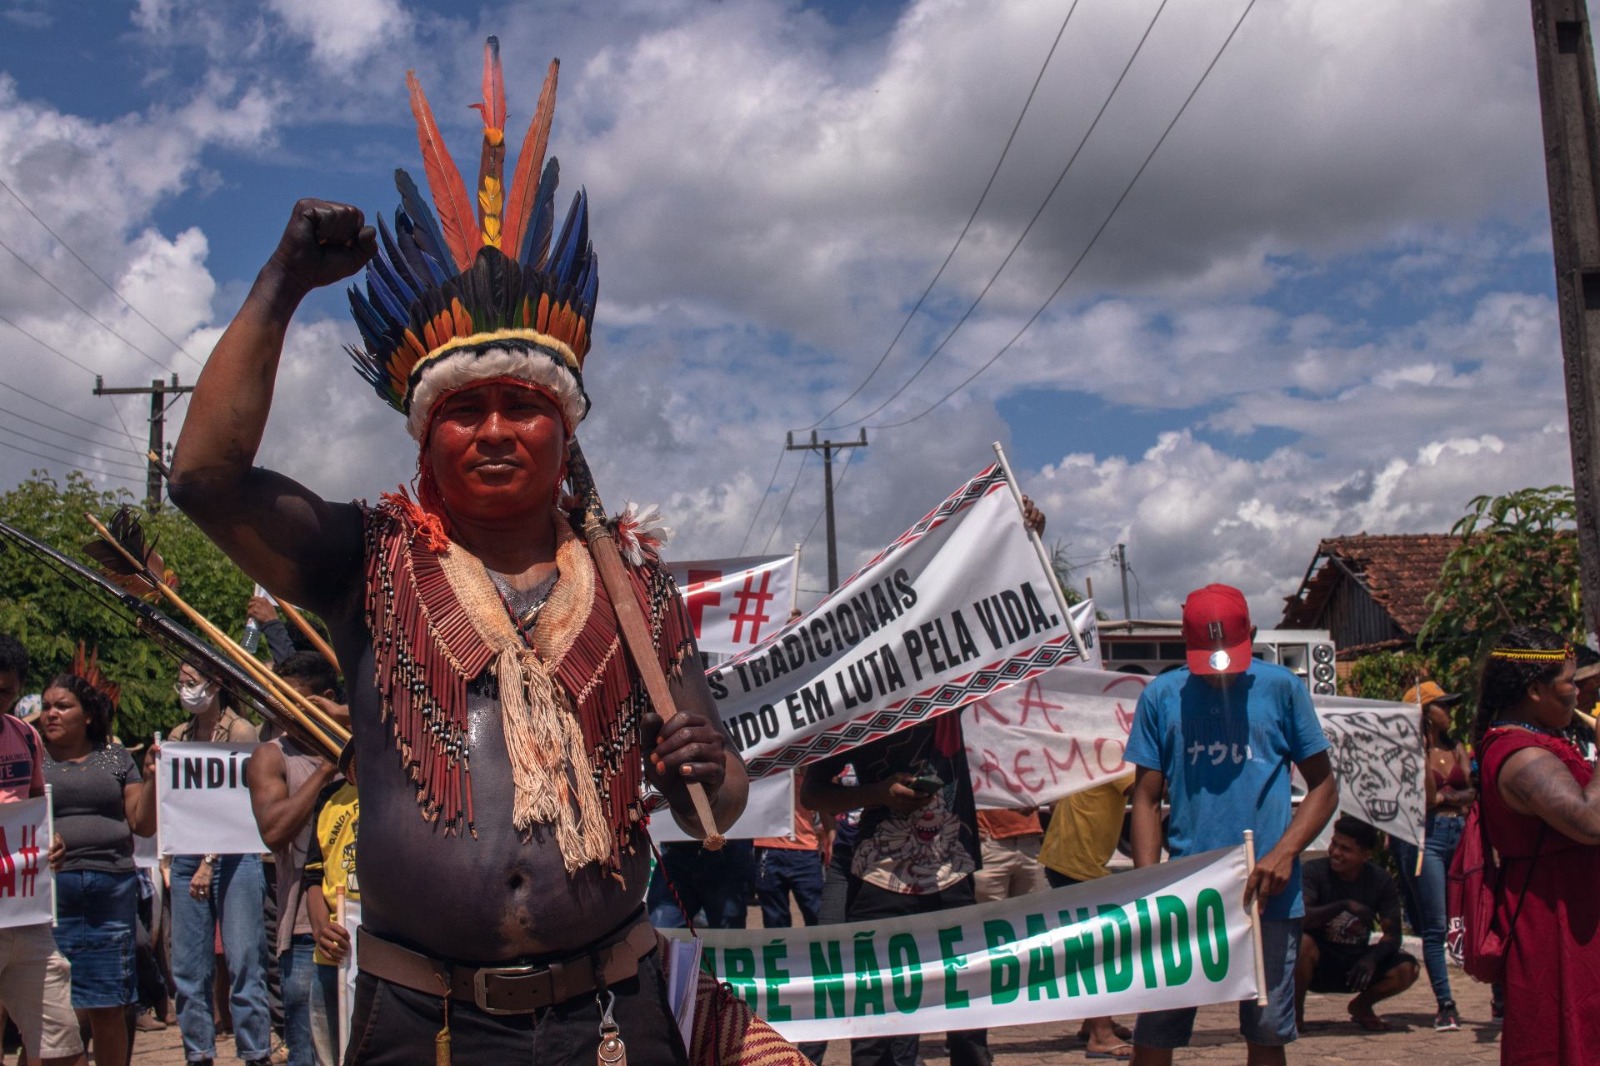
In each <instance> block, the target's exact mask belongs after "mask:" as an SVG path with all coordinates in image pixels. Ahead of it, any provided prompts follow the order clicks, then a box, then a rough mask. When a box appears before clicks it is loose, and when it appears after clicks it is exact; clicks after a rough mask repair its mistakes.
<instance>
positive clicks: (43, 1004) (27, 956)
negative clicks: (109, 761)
mask: <svg viewBox="0 0 1600 1066" xmlns="http://www.w3.org/2000/svg"><path fill="white" fill-rule="evenodd" d="M27 679H28V653H27V651H26V650H25V649H24V648H23V647H22V644H21V642H19V641H18V640H17V639H16V638H15V637H13V636H11V635H10V634H7V633H0V803H16V802H19V801H21V800H25V799H33V798H35V797H37V796H42V795H44V785H45V776H44V767H45V749H44V742H43V741H42V740H40V739H39V734H38V733H37V732H35V731H34V728H33V726H31V725H29V724H28V723H26V722H24V721H22V720H21V719H20V718H17V717H15V716H14V715H13V714H12V713H11V712H12V711H13V710H14V709H15V708H16V705H17V698H18V697H19V696H21V695H22V689H23V687H24V686H25V685H26V684H27ZM51 844H52V846H51V848H50V860H49V861H50V864H51V865H52V866H56V865H59V864H60V861H61V856H60V855H59V854H58V853H57V849H56V848H55V847H54V842H53V841H52V842H51ZM0 1008H3V1010H4V1013H5V1014H6V1015H8V1016H9V1017H10V1018H11V1020H12V1021H13V1022H15V1023H16V1026H17V1031H18V1033H19V1034H20V1035H21V1036H22V1047H23V1051H24V1052H26V1054H27V1058H28V1061H30V1062H39V1063H42V1064H43V1066H82V1064H83V1063H84V1062H85V1061H86V1060H85V1058H84V1054H83V1040H82V1038H81V1037H80V1036H79V1035H78V1021H77V1018H76V1017H74V1016H73V1012H72V972H71V967H70V966H69V965H68V963H67V960H66V958H65V957H64V956H63V955H62V954H61V951H60V950H59V949H58V948H57V947H56V941H55V936H54V935H53V934H52V933H51V931H50V923H49V922H47V921H46V922H38V923H36V924H34V925H19V926H14V927H12V928H10V929H0Z"/></svg>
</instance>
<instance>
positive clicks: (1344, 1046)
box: [133, 945, 1500, 1066]
mask: <svg viewBox="0 0 1600 1066" xmlns="http://www.w3.org/2000/svg"><path fill="white" fill-rule="evenodd" d="M1413 950H1414V945H1413ZM1452 984H1453V985H1454V988H1455V993H1456V999H1457V1001H1458V1003H1459V1005H1460V1007H1461V1015H1462V1028H1461V1031H1460V1032H1458V1033H1435V1032H1434V1031H1433V996H1432V995H1431V994H1430V993H1429V991H1428V987H1427V985H1428V982H1427V979H1426V978H1425V977H1424V978H1423V979H1422V980H1420V981H1418V982H1417V984H1416V985H1414V986H1413V987H1412V988H1411V990H1410V991H1408V992H1407V993H1406V994H1405V995H1403V996H1400V997H1398V998H1397V999H1394V1000H1391V1001H1389V1002H1388V1003H1385V1004H1382V1008H1387V1009H1386V1010H1385V1011H1384V1015H1385V1017H1387V1018H1388V1019H1389V1020H1390V1021H1392V1022H1395V1023H1399V1024H1404V1025H1405V1026H1406V1027H1407V1028H1406V1029H1405V1030H1403V1031H1400V1032H1395V1033H1366V1032H1362V1031H1361V1030H1359V1029H1357V1028H1356V1027H1355V1026H1353V1025H1351V1024H1349V1023H1348V1022H1347V1021H1345V1017H1346V1015H1345V1011H1344V1004H1345V998H1346V997H1343V996H1318V995H1312V996H1311V997H1309V998H1308V999H1307V1002H1306V1016H1307V1018H1308V1020H1309V1022H1310V1026H1309V1029H1308V1031H1307V1032H1305V1033H1303V1034H1301V1037H1300V1042H1299V1043H1298V1044H1296V1045H1295V1046H1294V1047H1293V1048H1292V1049H1291V1050H1290V1053H1289V1059H1290V1061H1291V1062H1305V1063H1310V1062H1316V1063H1319V1064H1328V1066H1334V1064H1338V1063H1347V1062H1349V1063H1404V1064H1405V1066H1474V1064H1478V1063H1494V1062H1498V1061H1499V1059H1500V1043H1499V1037H1500V1029H1499V1026H1498V1025H1492V1024H1490V1022H1489V989H1488V986H1486V985H1480V984H1478V983H1476V982H1475V981H1472V980H1470V979H1469V978H1467V977H1465V976H1462V975H1461V974H1460V972H1459V971H1457V972H1456V978H1455V980H1454V981H1453V982H1452ZM1237 1027H1238V1012H1237V1008H1236V1007H1233V1006H1232V1005H1227V1006H1216V1007H1205V1008H1203V1009H1202V1010H1201V1011H1200V1018H1199V1021H1198V1022H1197V1024H1196V1026H1195V1047H1193V1048H1192V1049H1190V1050H1189V1051H1187V1052H1179V1053H1178V1055H1177V1056H1175V1061H1176V1062H1178V1063H1235V1064H1236V1063H1242V1062H1243V1061H1244V1049H1243V1048H1242V1047H1241V1046H1240V1045H1239V1044H1238V1042H1237V1041H1238V1036H1237V1032H1236V1030H1237ZM1077 1029H1078V1025H1077V1023H1076V1022H1072V1023H1067V1024H1062V1025H1036V1026H1027V1027H1024V1028H1017V1029H997V1030H994V1031H993V1032H992V1033H991V1034H990V1040H989V1042H990V1047H991V1048H992V1049H993V1050H994V1052H995V1062H996V1063H997V1064H999V1066H1054V1064H1056V1063H1071V1062H1083V1061H1087V1060H1085V1058H1084V1055H1083V1051H1082V1045H1080V1044H1079V1043H1078V1042H1077V1041H1076V1039H1075V1035H1076V1033H1077ZM943 1043H944V1041H943V1038H942V1037H941V1036H939V1035H937V1034H934V1035H932V1036H930V1037H927V1038H926V1039H925V1040H924V1041H923V1049H922V1053H923V1058H924V1059H926V1060H927V1062H928V1066H939V1064H942V1063H948V1061H949V1059H948V1057H947V1056H946V1055H945V1054H944V1048H943ZM218 1050H219V1052H220V1053H221V1054H220V1056H219V1058H218V1062H219V1063H229V1064H231V1063H233V1062H235V1061H237V1060H235V1059H234V1058H233V1057H232V1054H231V1052H232V1046H231V1045H230V1044H227V1043H224V1044H222V1045H221V1046H220V1047H219V1048H218ZM133 1061H134V1063H135V1066H182V1063H183V1048H182V1044H181V1042H180V1041H179V1039H178V1030H177V1027H176V1026H171V1027H169V1028H168V1029H167V1030H166V1031H165V1032H162V1033H140V1034H139V1039H138V1042H137V1043H136V1044H135V1045H134V1053H133ZM849 1061H850V1055H849V1049H848V1047H847V1046H846V1045H845V1044H844V1043H843V1042H836V1043H835V1044H833V1045H832V1046H830V1047H829V1048H828V1057H827V1061H826V1063H825V1066H848V1064H849Z"/></svg>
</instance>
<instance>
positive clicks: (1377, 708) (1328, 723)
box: [1315, 696, 1427, 847]
mask: <svg viewBox="0 0 1600 1066" xmlns="http://www.w3.org/2000/svg"><path fill="white" fill-rule="evenodd" d="M1315 702H1316V705H1317V717H1318V718H1320V719H1321V720H1322V732H1323V733H1324V734H1326V735H1327V738H1328V743H1329V745H1330V746H1331V747H1330V750H1329V752H1328V758H1329V759H1331V760H1332V761H1333V772H1334V773H1335V774H1336V775H1338V778H1339V811H1340V813H1342V814H1350V815H1354V816H1355V817H1357V818H1360V819H1361V820H1362V821H1363V822H1366V823H1368V824H1369V825H1373V826H1376V827H1377V828H1379V829H1381V830H1383V831H1384V832H1385V833H1389V834H1391V835H1393V836H1397V837H1399V838H1400V839H1401V840H1409V841H1410V842H1411V843H1413V844H1415V845H1417V846H1418V847H1421V846H1422V838H1423V827H1424V826H1425V825H1426V824H1427V810H1426V805H1427V801H1426V798H1425V797H1424V795H1423V783H1422V775H1423V773H1425V772H1426V767H1427V759H1426V756H1425V754H1424V752H1423V746H1422V715H1421V712H1420V711H1419V710H1418V708H1417V705H1416V704H1414V703H1385V702H1382V701H1379V700H1357V699H1350V698H1348V697H1345V696H1318V697H1316V701H1315Z"/></svg>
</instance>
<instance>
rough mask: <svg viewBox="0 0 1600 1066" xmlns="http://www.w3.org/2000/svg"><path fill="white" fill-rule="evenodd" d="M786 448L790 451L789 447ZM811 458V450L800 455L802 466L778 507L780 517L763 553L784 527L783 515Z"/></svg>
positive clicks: (763, 546)
mask: <svg viewBox="0 0 1600 1066" xmlns="http://www.w3.org/2000/svg"><path fill="white" fill-rule="evenodd" d="M784 450H785V451H788V449H787V448H785V449H784ZM810 458H811V453H810V452H806V453H805V454H804V455H802V456H800V466H799V467H798V468H797V469H796V470H795V472H794V481H792V482H790V484H789V494H788V495H787V496H785V497H784V498H783V506H782V507H781V508H779V509H778V519H777V521H775V522H773V523H772V532H771V533H768V534H767V539H766V541H765V542H764V543H763V544H762V545H761V551H762V554H766V552H767V551H769V550H770V549H771V548H772V538H773V537H776V536H777V535H778V530H780V529H782V528H783V516H784V515H786V514H788V513H789V501H790V500H792V499H794V490H795V489H797V488H799V487H800V475H801V474H803V473H805V469H806V460H807V459H810Z"/></svg>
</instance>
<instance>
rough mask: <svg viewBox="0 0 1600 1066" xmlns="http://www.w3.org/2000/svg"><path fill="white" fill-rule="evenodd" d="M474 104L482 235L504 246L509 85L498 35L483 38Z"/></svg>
mask: <svg viewBox="0 0 1600 1066" xmlns="http://www.w3.org/2000/svg"><path fill="white" fill-rule="evenodd" d="M472 107H473V109H474V110H476V111H477V112H478V113H479V114H481V115H482V116H483V151H482V152H481V153H480V154H479V156H478V234H479V239H480V240H482V242H483V243H484V244H486V245H491V246H494V247H497V248H502V249H503V247H504V246H503V245H502V244H501V240H500V218H501V214H502V212H503V211H504V201H505V186H504V184H503V183H502V179H501V174H502V172H503V171H504V169H505V161H506V133H505V125H506V85H505V78H504V76H503V75H502V74H501V70H500V39H499V38H498V37H490V38H489V39H488V40H487V41H485V42H484V45H483V103H481V104H473V105H472ZM513 254H515V253H513Z"/></svg>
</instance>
